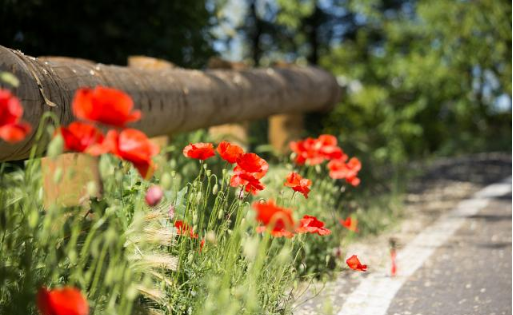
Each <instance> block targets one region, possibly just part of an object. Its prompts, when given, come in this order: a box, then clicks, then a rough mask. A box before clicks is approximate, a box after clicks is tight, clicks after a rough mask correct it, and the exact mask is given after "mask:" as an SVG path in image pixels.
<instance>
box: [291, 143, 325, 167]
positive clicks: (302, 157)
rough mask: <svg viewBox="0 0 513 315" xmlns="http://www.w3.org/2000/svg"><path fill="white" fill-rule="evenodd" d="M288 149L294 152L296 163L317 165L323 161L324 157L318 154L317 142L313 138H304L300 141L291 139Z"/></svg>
mask: <svg viewBox="0 0 513 315" xmlns="http://www.w3.org/2000/svg"><path fill="white" fill-rule="evenodd" d="M290 149H291V150H292V151H293V152H295V153H296V161H295V162H296V164H298V165H303V164H305V163H306V164H308V165H317V164H321V163H322V162H323V161H324V157H323V156H322V155H321V154H320V152H319V149H320V146H319V142H318V140H317V139H314V138H306V139H304V140H300V141H297V142H296V141H292V142H291V143H290Z"/></svg>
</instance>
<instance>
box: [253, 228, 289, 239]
mask: <svg viewBox="0 0 513 315" xmlns="http://www.w3.org/2000/svg"><path fill="white" fill-rule="evenodd" d="M256 231H257V233H264V232H265V231H267V228H266V227H265V226H263V225H262V226H257V228H256ZM270 233H271V235H272V236H273V237H286V238H292V237H294V233H292V232H290V231H289V230H287V229H285V228H282V229H272V230H271V231H270Z"/></svg>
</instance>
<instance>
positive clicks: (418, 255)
mask: <svg viewBox="0 0 513 315" xmlns="http://www.w3.org/2000/svg"><path fill="white" fill-rule="evenodd" d="M510 192H511V177H508V178H506V179H504V180H503V181H501V182H499V183H496V184H492V185H489V186H487V187H485V188H484V189H482V190H480V191H478V192H477V193H475V194H474V196H473V197H472V198H470V199H467V200H464V201H461V202H460V203H459V204H458V206H457V207H456V208H455V209H453V210H451V211H450V212H448V213H446V214H444V215H442V216H440V218H438V220H437V221H436V222H435V223H433V224H432V225H430V226H429V227H427V228H426V229H424V231H423V232H422V233H421V234H419V235H418V236H417V237H416V238H415V239H413V240H412V241H411V242H410V243H409V244H408V245H407V246H406V247H405V248H404V249H403V250H401V251H399V252H398V253H397V261H398V264H399V266H404V267H402V268H400V269H399V271H398V273H397V275H396V276H395V277H393V278H392V277H390V276H389V274H388V270H389V268H388V269H387V270H379V271H376V272H373V273H371V274H369V276H368V277H367V278H365V279H364V280H363V281H362V282H361V283H360V285H359V286H358V287H357V288H356V290H355V291H353V293H351V295H350V296H349V297H348V299H347V300H346V302H345V303H344V305H343V306H342V309H341V310H340V312H339V313H338V315H385V314H386V313H387V310H388V307H389V306H390V303H391V302H392V299H393V298H394V296H395V295H396V294H397V292H398V291H399V289H400V288H401V287H402V285H403V284H404V283H405V282H406V280H407V279H408V277H410V276H411V275H412V274H413V273H414V272H415V271H416V270H417V269H419V268H420V267H421V266H422V265H423V264H424V261H425V260H426V259H427V258H429V256H431V254H433V252H434V251H435V250H436V249H437V248H438V247H439V246H440V245H442V244H443V243H445V242H446V241H447V240H448V239H449V238H450V237H451V236H452V235H453V234H454V233H455V232H456V231H457V230H458V229H459V228H460V227H461V225H462V224H463V223H464V222H465V220H466V219H467V218H468V217H470V216H472V215H475V214H477V213H478V212H479V210H481V209H483V208H484V207H486V206H487V205H488V203H489V202H490V199H491V198H493V197H500V196H503V195H506V194H508V193H510Z"/></svg>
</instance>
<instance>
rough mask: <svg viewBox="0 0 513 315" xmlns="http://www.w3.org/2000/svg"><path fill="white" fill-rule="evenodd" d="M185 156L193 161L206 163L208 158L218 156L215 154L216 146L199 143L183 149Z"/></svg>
mask: <svg viewBox="0 0 513 315" xmlns="http://www.w3.org/2000/svg"><path fill="white" fill-rule="evenodd" d="M183 155H185V157H188V158H191V159H197V160H202V161H204V160H206V159H208V158H211V157H213V156H214V155H216V154H215V152H214V145H213V144H212V143H201V142H199V143H195V144H189V145H188V146H186V147H185V148H183Z"/></svg>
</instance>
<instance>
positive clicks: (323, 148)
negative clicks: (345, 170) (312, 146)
mask: <svg viewBox="0 0 513 315" xmlns="http://www.w3.org/2000/svg"><path fill="white" fill-rule="evenodd" d="M317 140H318V141H319V145H320V148H319V152H320V154H321V155H322V156H323V157H324V158H325V159H327V160H334V159H341V160H344V161H345V160H347V155H346V154H345V153H344V151H343V150H342V149H341V148H340V147H339V146H338V145H337V138H336V137H335V136H332V135H320V136H319V138H317Z"/></svg>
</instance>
